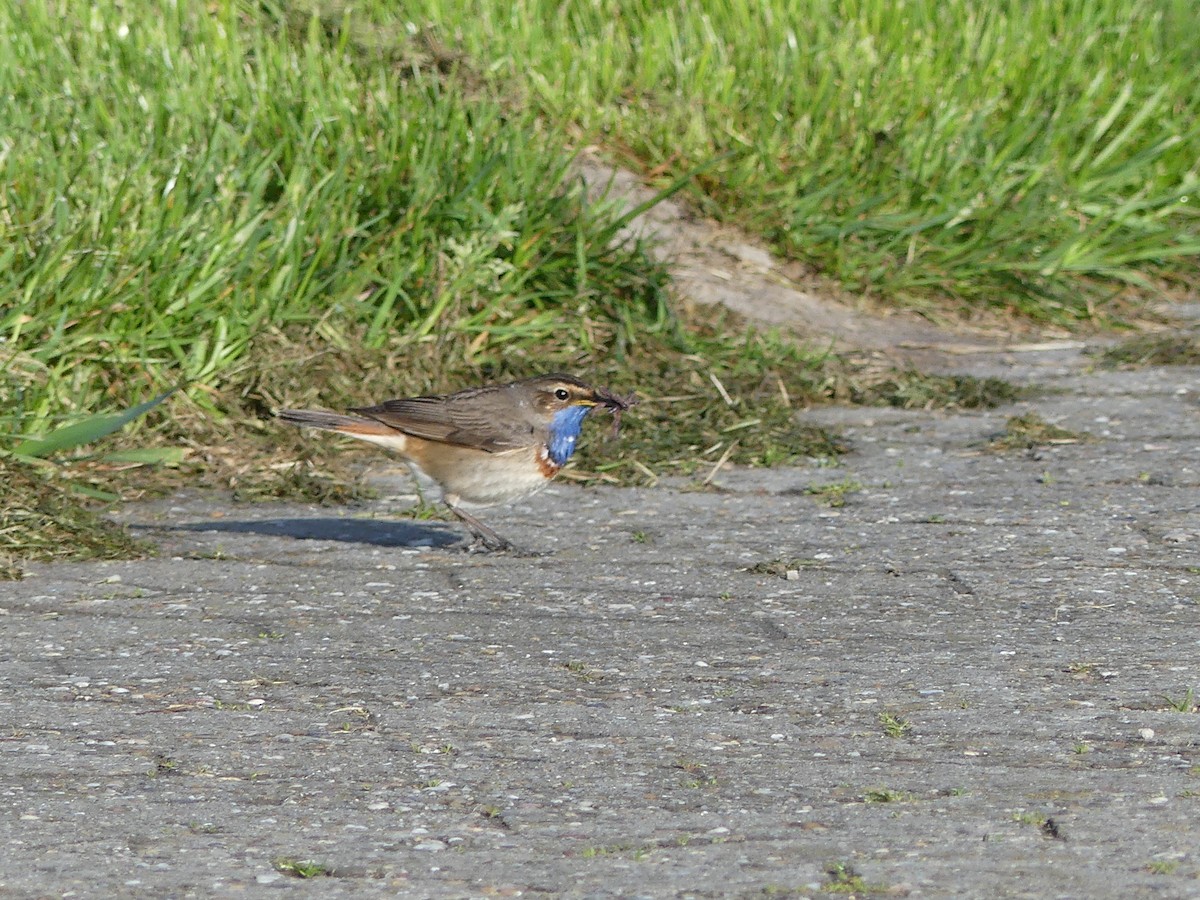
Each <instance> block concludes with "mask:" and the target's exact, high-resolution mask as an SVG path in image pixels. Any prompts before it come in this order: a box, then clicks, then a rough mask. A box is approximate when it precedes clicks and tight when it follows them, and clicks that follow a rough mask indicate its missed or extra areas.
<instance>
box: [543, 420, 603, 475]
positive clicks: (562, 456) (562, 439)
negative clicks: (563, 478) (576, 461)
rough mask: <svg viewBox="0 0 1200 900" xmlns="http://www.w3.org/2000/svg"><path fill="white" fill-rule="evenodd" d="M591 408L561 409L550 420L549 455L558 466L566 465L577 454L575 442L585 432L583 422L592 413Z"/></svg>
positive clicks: (547, 448)
mask: <svg viewBox="0 0 1200 900" xmlns="http://www.w3.org/2000/svg"><path fill="white" fill-rule="evenodd" d="M592 409H593V407H591V406H568V407H567V408H566V409H560V410H559V411H558V412H556V413H555V414H554V418H553V419H551V420H550V439H549V440H548V441H547V442H546V450H547V454H548V455H549V457H550V461H551V462H552V463H554V464H555V465H556V466H561V465H565V464H566V462H567V460H568V459H570V458H571V454H572V453H574V452H575V442H576V441H577V440H578V439H579V432H580V431H582V430H583V420H584V419H585V418H587V414H588V413H590V412H591V411H592Z"/></svg>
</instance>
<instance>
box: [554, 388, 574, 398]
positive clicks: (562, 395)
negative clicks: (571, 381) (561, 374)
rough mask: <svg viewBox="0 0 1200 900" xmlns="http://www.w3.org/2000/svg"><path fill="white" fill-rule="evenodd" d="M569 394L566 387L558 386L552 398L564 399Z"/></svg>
mask: <svg viewBox="0 0 1200 900" xmlns="http://www.w3.org/2000/svg"><path fill="white" fill-rule="evenodd" d="M570 396H571V392H570V391H568V390H567V389H566V388H559V389H558V390H557V391H555V392H554V399H556V400H566V399H568V398H569V397H570Z"/></svg>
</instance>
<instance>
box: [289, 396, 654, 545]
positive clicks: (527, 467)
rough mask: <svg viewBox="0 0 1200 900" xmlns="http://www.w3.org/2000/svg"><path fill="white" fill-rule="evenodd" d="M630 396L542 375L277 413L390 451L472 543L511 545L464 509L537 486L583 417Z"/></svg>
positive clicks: (571, 443) (619, 406)
mask: <svg viewBox="0 0 1200 900" xmlns="http://www.w3.org/2000/svg"><path fill="white" fill-rule="evenodd" d="M634 402H635V400H634V397H633V395H632V394H631V395H630V396H629V397H618V396H616V395H615V394H613V393H612V392H611V391H608V390H605V389H603V388H593V387H591V386H590V385H588V384H585V383H584V382H582V381H580V380H579V379H578V378H575V377H573V376H571V375H540V376H538V377H536V378H526V379H524V380H523V381H513V382H510V383H508V384H494V385H487V386H485V387H478V388H468V389H467V390H465V391H458V392H457V393H454V394H444V395H436V396H429V397H410V398H406V399H401V400H387V401H385V402H383V403H381V404H379V405H378V406H363V407H359V408H355V409H351V410H350V412H352V413H356V415H352V416H344V415H340V414H338V413H331V412H322V411H320V410H308V409H283V410H280V411H279V418H280V419H282V420H283V421H285V422H291V423H293V424H295V425H307V426H309V427H312V428H322V429H326V430H329V431H336V432H338V433H339V434H346V435H349V436H350V437H355V438H359V439H361V440H364V441H370V442H371V443H372V444H379V445H380V446H382V447H387V448H388V449H389V450H394V451H396V452H397V453H398V454H399V455H400V456H401V457H402V458H403V459H404V461H405V462H407V463H408V464H409V466H411V467H412V468H414V469H416V470H417V471H418V472H420V473H421V474H423V475H426V476H427V477H429V478H430V479H432V480H433V481H435V482H436V483H437V484H438V485H439V486H440V487H441V489H442V500H443V501H444V502H445V504H446V505H447V506H448V507H450V511H451V512H452V513H454V515H456V516H457V517H458V518H459V519H461V520H462V521H463V522H464V523H465V524H466V526H467V527H468V528H469V529H470V530H471V533H472V534H473V535H474V536H475V543H474V544H473V545H472V547H473V548H475V547H479V546H482V548H483V549H486V550H511V549H513V548H512V544H510V543H509V542H508V541H506V540H504V538H502V537H500V535H498V534H496V532H495V531H493V530H492V529H491V528H489V527H488V526H486V525H484V524H483V523H482V522H480V521H479V520H478V519H477V518H475V517H474V516H473V515H471V514H470V513H469V512H467V509H478V508H481V507H488V506H495V505H496V504H499V503H509V502H512V501H514V500H518V499H520V498H522V497H527V496H529V495H530V494H533V493H535V492H536V491H539V490H541V489H542V488H544V487H545V486H546V485H547V484H549V482H550V479H552V478H553V477H554V476H555V475H557V474H558V471H559V469H561V468H562V467H563V466H564V465H565V464H566V462H567V460H568V459H570V458H571V454H572V453H574V452H575V443H576V441H577V440H578V439H579V434H580V431H581V430H582V429H583V420H584V419H585V418H587V415H588V413H590V412H591V411H592V410H593V409H596V408H597V407H602V408H604V409H606V410H608V411H610V412H612V414H613V418H614V423H613V427H614V430H615V429H616V427H617V425H618V424H619V421H620V414H621V413H622V412H623V411H625V410H627V409H629V407H630V406H632V405H633V404H634Z"/></svg>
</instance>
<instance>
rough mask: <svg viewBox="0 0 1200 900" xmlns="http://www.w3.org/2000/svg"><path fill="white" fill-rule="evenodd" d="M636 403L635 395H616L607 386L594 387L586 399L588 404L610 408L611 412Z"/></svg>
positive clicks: (621, 410)
mask: <svg viewBox="0 0 1200 900" xmlns="http://www.w3.org/2000/svg"><path fill="white" fill-rule="evenodd" d="M635 403H637V395H636V394H630V395H629V396H628V397H618V396H617V395H616V394H614V393H613V392H612V391H610V390H608V389H607V388H596V389H594V390H593V391H592V396H591V397H590V398H589V399H588V401H587V405H588V406H603V407H604V408H605V409H611V410H612V411H613V412H624V411H625V410H627V409H629V407H631V406H633V405H634V404H635Z"/></svg>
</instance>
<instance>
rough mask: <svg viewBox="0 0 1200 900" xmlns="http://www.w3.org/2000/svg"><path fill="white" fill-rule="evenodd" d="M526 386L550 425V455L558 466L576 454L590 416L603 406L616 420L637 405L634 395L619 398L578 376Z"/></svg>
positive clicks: (546, 377) (556, 377) (534, 380)
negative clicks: (576, 448) (578, 441)
mask: <svg viewBox="0 0 1200 900" xmlns="http://www.w3.org/2000/svg"><path fill="white" fill-rule="evenodd" d="M525 386H526V387H527V388H528V389H529V390H530V391H531V392H532V405H533V407H534V409H536V410H537V411H538V413H539V414H540V415H541V416H544V417H545V419H546V421H547V423H548V425H547V427H548V429H549V432H550V437H549V441H548V442H547V443H548V448H549V456H550V459H551V460H553V462H554V464H555V465H558V466H561V465H563V464H564V463H565V462H566V461H567V460H568V459H570V458H571V454H572V453H574V452H575V441H576V440H577V439H578V437H579V432H580V431H581V430H582V428H583V420H584V419H585V418H586V417H587V414H588V413H590V412H591V411H592V410H593V409H595V408H596V407H603V408H604V409H607V410H610V411H611V412H612V414H613V416H614V418H616V417H619V416H620V414H621V413H622V412H624V411H625V410H627V409H629V407H631V406H632V405H633V404H634V403H635V402H636V401H635V399H634V397H633V395H630V396H629V397H618V396H617V395H616V394H614V393H612V391H609V390H606V389H604V388H594V387H592V386H591V385H589V384H587V383H586V382H583V381H581V380H579V379H578V378H576V377H575V376H574V375H543V376H541V377H539V378H531V379H530V380H529V381H527V382H525Z"/></svg>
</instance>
